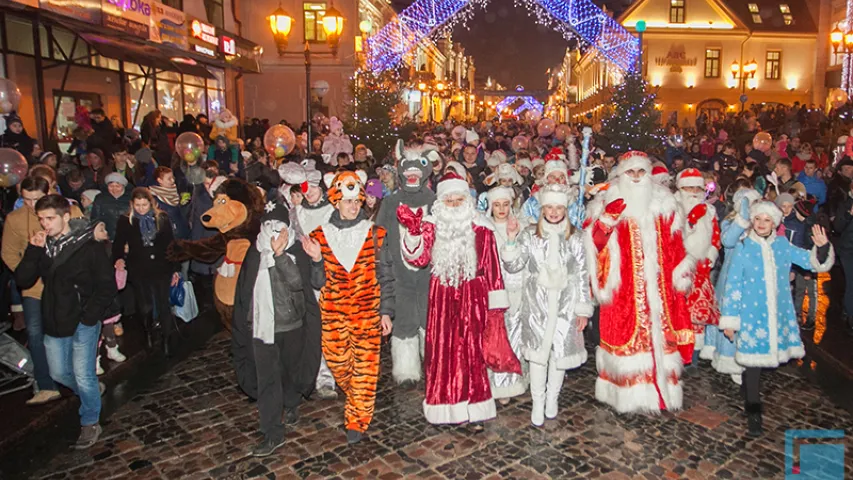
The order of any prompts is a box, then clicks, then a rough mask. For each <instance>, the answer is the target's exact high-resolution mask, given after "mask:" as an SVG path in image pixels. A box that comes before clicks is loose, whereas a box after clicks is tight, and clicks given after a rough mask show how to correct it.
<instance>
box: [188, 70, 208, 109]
mask: <svg viewBox="0 0 853 480" xmlns="http://www.w3.org/2000/svg"><path fill="white" fill-rule="evenodd" d="M185 78H186V77H185ZM199 113H204V114H207V91H206V90H205V89H204V87H203V86H201V87H197V86H194V85H184V115H186V114H190V115H193V116H198V114H199Z"/></svg>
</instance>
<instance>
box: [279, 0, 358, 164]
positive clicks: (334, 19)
mask: <svg viewBox="0 0 853 480" xmlns="http://www.w3.org/2000/svg"><path fill="white" fill-rule="evenodd" d="M267 18H268V20H269V23H270V31H271V32H272V35H273V39H274V40H275V45H276V48H277V49H278V56H279V57H286V56H288V55H299V54H298V53H296V52H288V51H287V43H288V40H289V38H290V33H291V32H292V31H293V21H294V20H293V17H292V16H291V15H290V14H289V13H287V11H285V10H284V9H282V8H281V5H279V7H278V8H277V9H276V11H274V12H273V13H272V14H271V15H270V16H269V17H267ZM322 24H323V30H324V31H325V32H326V43H327V44H328V45H329V48H330V49H331V52H328V53H327V52H320V53H315V54H314V55H330V56H332V57H337V56H338V45H339V44H340V42H341V33H343V30H344V16H343V15H342V14H341V12H339V11H338V10H337V9H336V8H335V7H334V6H331V7H330V8H329V9H328V10H326V13H325V14H324V15H323V18H322ZM302 55H303V56H304V57H305V115H306V124H307V125H308V145H306V149H307V153H309V154H310V153H311V142H312V138H311V92H312V90H313V88H312V85H311V55H312V53H311V43H310V42H309V41H308V40H307V39H306V40H305V49H304V50H303V52H302Z"/></svg>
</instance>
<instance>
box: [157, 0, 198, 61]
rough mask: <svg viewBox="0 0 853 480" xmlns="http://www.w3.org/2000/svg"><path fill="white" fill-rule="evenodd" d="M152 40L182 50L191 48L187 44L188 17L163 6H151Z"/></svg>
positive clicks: (174, 9)
mask: <svg viewBox="0 0 853 480" xmlns="http://www.w3.org/2000/svg"><path fill="white" fill-rule="evenodd" d="M149 27H150V29H149V30H150V40H151V41H152V42H156V43H162V44H164V45H168V46H171V47H175V48H180V49H181V50H186V49H187V48H189V43H188V42H187V16H186V15H184V12H182V11H180V10H178V9H176V8H172V7H170V6H168V5H163V4H162V3H160V2H154V3H152V4H151V24H150V25H149Z"/></svg>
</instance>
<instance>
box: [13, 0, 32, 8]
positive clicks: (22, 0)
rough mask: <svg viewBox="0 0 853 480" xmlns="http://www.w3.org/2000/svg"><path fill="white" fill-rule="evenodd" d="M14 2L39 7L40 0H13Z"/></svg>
mask: <svg viewBox="0 0 853 480" xmlns="http://www.w3.org/2000/svg"><path fill="white" fill-rule="evenodd" d="M12 2H13V3H20V4H21V5H26V6H28V7H33V8H39V0H12Z"/></svg>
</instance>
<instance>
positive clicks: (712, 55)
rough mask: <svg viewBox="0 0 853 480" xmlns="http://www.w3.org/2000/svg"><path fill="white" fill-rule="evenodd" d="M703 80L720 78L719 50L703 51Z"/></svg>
mask: <svg viewBox="0 0 853 480" xmlns="http://www.w3.org/2000/svg"><path fill="white" fill-rule="evenodd" d="M644 64H645V62H644ZM705 78H720V49H719V48H706V49H705Z"/></svg>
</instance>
